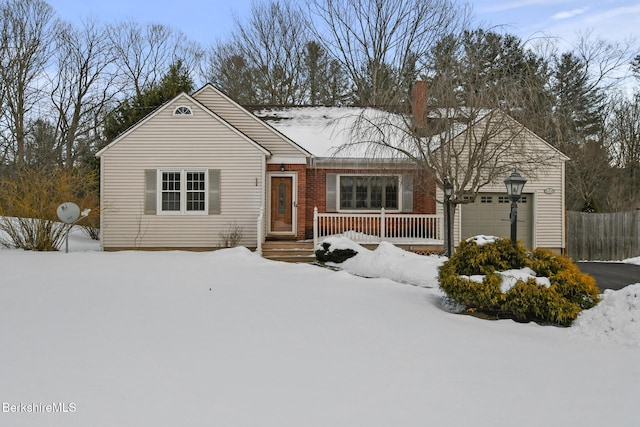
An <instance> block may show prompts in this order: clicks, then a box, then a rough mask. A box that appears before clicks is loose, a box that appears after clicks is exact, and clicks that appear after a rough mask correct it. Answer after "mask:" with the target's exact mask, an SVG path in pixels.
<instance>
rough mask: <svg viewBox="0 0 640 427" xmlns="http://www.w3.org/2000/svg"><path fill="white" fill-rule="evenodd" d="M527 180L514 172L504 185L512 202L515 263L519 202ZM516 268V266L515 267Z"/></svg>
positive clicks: (512, 240)
mask: <svg viewBox="0 0 640 427" xmlns="http://www.w3.org/2000/svg"><path fill="white" fill-rule="evenodd" d="M526 182H527V180H526V179H525V178H524V177H523V176H521V175H520V174H519V173H518V172H513V173H512V174H511V175H509V176H508V177H507V179H505V180H504V185H506V186H507V195H508V196H509V199H510V200H511V214H510V215H509V220H510V221H511V243H512V244H513V253H514V260H513V261H514V262H513V263H515V254H516V253H517V250H518V243H517V238H518V200H520V197H522V189H523V188H524V184H525V183H526ZM513 267H515V265H514V266H513Z"/></svg>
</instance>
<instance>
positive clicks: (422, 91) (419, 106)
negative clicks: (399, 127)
mask: <svg viewBox="0 0 640 427" xmlns="http://www.w3.org/2000/svg"><path fill="white" fill-rule="evenodd" d="M411 114H412V115H413V123H414V125H415V126H416V128H418V129H423V128H425V127H426V126H427V118H428V111H427V82H426V81H424V80H416V81H415V83H414V84H413V88H412V89H411Z"/></svg>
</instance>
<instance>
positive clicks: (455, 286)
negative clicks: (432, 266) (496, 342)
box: [439, 239, 600, 326]
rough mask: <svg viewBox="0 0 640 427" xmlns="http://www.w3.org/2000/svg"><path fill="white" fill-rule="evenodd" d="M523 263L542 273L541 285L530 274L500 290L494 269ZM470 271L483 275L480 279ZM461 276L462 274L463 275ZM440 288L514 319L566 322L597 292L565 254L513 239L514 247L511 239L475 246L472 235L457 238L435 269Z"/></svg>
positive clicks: (467, 304)
mask: <svg viewBox="0 0 640 427" xmlns="http://www.w3.org/2000/svg"><path fill="white" fill-rule="evenodd" d="M513 259H515V267H514V268H522V267H529V268H531V269H532V270H533V271H534V272H535V273H536V275H537V276H538V277H547V278H548V279H549V281H550V283H551V285H550V286H548V287H547V286H545V285H542V284H539V283H537V282H536V280H535V279H530V280H529V281H528V282H523V281H521V280H518V281H517V283H516V284H515V285H514V286H513V287H511V289H509V290H508V291H507V292H504V293H503V292H502V291H501V289H500V285H501V282H502V277H501V276H500V274H499V273H497V272H499V271H505V270H509V269H511V268H512V264H511V263H512V260H513ZM471 275H484V278H483V280H482V283H478V282H477V281H472V280H470V279H469V278H468V276H471ZM465 276H466V277H465ZM439 281H440V288H441V289H442V290H443V291H444V292H445V294H446V296H447V298H449V299H450V300H451V302H453V303H456V304H461V305H464V306H465V307H467V309H468V310H469V311H480V312H485V313H489V314H494V315H499V316H500V317H508V318H512V319H515V320H518V321H536V322H539V323H551V324H554V325H562V326H567V325H570V324H571V322H573V320H575V318H576V317H577V316H578V313H580V311H581V310H583V309H587V308H591V307H593V306H594V305H595V304H597V303H598V300H599V299H598V295H599V293H600V291H599V289H598V287H597V286H596V283H595V280H594V279H593V278H592V277H591V276H589V275H587V274H584V273H582V272H580V270H579V269H578V267H577V266H576V265H575V264H574V263H573V262H571V260H570V259H569V258H567V257H564V256H562V255H556V254H554V253H552V252H551V251H548V250H543V249H537V250H535V251H534V252H533V253H528V252H527V251H526V250H525V249H524V248H523V247H522V246H521V245H519V244H518V247H517V250H516V251H515V253H514V249H513V246H512V244H511V240H509V239H497V240H496V241H495V243H487V244H485V245H482V246H479V245H477V244H476V243H475V242H473V241H468V242H467V241H465V242H462V243H461V244H460V246H459V247H458V249H457V251H456V252H455V253H454V254H453V255H452V256H451V258H449V260H448V261H447V262H445V263H444V264H443V265H442V267H441V268H440V271H439Z"/></svg>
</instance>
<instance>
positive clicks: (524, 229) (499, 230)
mask: <svg viewBox="0 0 640 427" xmlns="http://www.w3.org/2000/svg"><path fill="white" fill-rule="evenodd" d="M510 212H511V201H510V200H509V197H508V196H507V195H506V194H505V193H502V194H500V193H484V194H483V193H480V194H478V196H477V197H476V199H475V200H474V201H473V202H472V203H469V204H464V205H461V214H462V238H463V239H466V238H468V237H471V236H476V235H478V234H484V235H488V236H499V237H507V238H509V237H511V222H510V221H509V213H510ZM517 237H518V240H520V242H521V243H522V244H523V245H524V246H525V247H526V248H529V249H532V242H533V195H532V194H523V195H522V198H521V199H520V201H519V202H518V236H517Z"/></svg>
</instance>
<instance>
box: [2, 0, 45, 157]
mask: <svg viewBox="0 0 640 427" xmlns="http://www.w3.org/2000/svg"><path fill="white" fill-rule="evenodd" d="M0 16H1V17H2V18H1V19H2V21H1V23H0V25H1V28H0V40H2V42H1V45H0V48H1V49H2V51H1V52H0V54H1V58H2V59H1V61H2V62H1V64H0V82H1V83H0V84H1V85H2V99H3V100H4V105H3V107H4V110H3V113H2V116H1V120H2V122H3V123H4V125H5V126H6V129H8V134H6V135H4V138H5V142H4V147H3V148H4V153H3V154H2V156H3V158H4V159H5V160H10V161H12V162H13V163H14V164H16V165H22V164H24V161H25V138H26V133H27V129H26V126H27V122H28V120H29V117H30V114H31V112H32V109H33V108H34V106H35V105H36V104H37V103H38V101H39V98H40V96H41V84H42V77H43V75H44V72H45V69H46V66H47V64H48V62H49V59H50V57H51V53H52V49H51V40H52V38H53V35H54V32H55V25H54V12H53V9H52V8H51V7H50V6H49V5H48V4H47V3H45V2H44V1H42V0H11V1H7V2H4V3H2V4H0Z"/></svg>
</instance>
